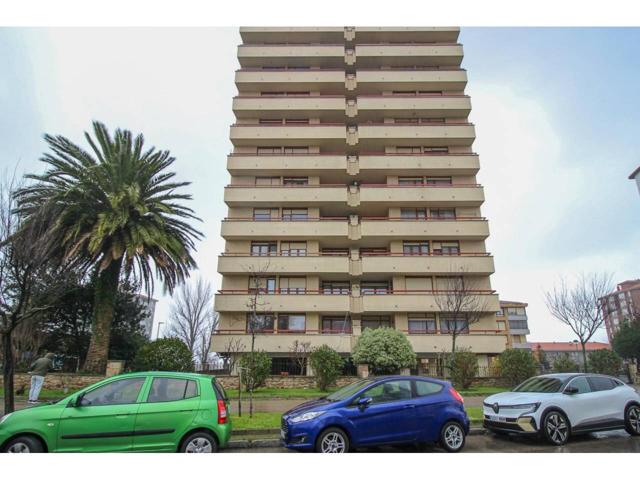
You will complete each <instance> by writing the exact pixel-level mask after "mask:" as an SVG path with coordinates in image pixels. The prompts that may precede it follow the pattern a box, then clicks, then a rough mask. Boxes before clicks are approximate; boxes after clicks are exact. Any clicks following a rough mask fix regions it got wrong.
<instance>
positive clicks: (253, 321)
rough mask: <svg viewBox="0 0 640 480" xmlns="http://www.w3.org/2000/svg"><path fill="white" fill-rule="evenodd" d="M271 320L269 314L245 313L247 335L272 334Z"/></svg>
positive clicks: (271, 316)
mask: <svg viewBox="0 0 640 480" xmlns="http://www.w3.org/2000/svg"><path fill="white" fill-rule="evenodd" d="M273 320H274V319H273V314H271V313H257V314H255V315H254V314H252V313H247V333H251V331H252V330H253V332H254V333H257V332H260V333H273Z"/></svg>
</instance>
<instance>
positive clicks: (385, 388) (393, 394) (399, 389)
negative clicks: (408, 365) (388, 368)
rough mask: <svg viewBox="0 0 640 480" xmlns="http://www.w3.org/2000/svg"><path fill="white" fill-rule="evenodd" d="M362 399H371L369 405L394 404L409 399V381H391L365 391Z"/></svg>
mask: <svg viewBox="0 0 640 480" xmlns="http://www.w3.org/2000/svg"><path fill="white" fill-rule="evenodd" d="M361 396H362V397H371V403H372V404H373V403H386V402H396V401H399V400H409V399H411V381H410V380H393V381H390V382H384V383H381V384H379V385H376V386H375V387H371V388H370V389H369V390H366V391H365V392H364V393H363V394H362V395H361Z"/></svg>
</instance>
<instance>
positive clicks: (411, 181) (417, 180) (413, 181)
mask: <svg viewBox="0 0 640 480" xmlns="http://www.w3.org/2000/svg"><path fill="white" fill-rule="evenodd" d="M398 185H424V178H423V177H399V178H398Z"/></svg>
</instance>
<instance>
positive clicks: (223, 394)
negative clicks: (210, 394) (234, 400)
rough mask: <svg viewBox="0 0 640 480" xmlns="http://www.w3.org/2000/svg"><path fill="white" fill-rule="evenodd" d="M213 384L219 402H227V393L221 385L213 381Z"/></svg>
mask: <svg viewBox="0 0 640 480" xmlns="http://www.w3.org/2000/svg"><path fill="white" fill-rule="evenodd" d="M211 384H212V385H213V389H214V390H215V392H216V398H217V399H218V400H224V401H225V402H226V401H227V392H226V391H225V390H224V387H223V386H222V385H221V384H219V383H218V382H217V381H216V380H213V381H212V382H211Z"/></svg>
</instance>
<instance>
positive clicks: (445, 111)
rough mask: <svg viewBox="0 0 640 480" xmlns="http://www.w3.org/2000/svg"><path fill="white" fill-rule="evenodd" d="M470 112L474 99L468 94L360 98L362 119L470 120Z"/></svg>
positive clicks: (363, 96)
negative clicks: (436, 118)
mask: <svg viewBox="0 0 640 480" xmlns="http://www.w3.org/2000/svg"><path fill="white" fill-rule="evenodd" d="M423 88H424V87H423ZM470 112H471V100H470V99H469V97H468V96H466V95H419V96H415V95H359V96H358V119H359V120H360V119H363V120H371V119H376V118H385V117H395V118H403V117H445V118H466V117H468V116H469V113H470Z"/></svg>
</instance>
